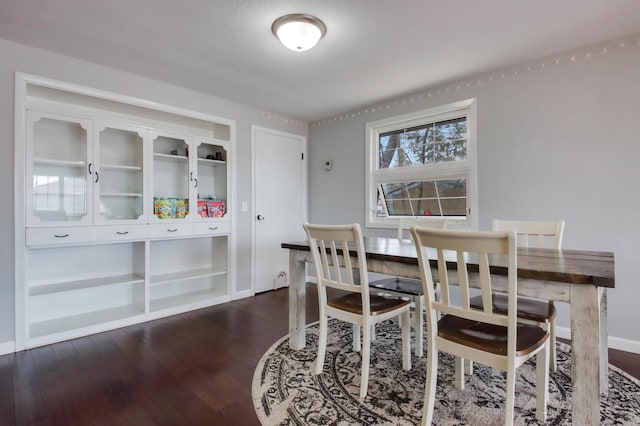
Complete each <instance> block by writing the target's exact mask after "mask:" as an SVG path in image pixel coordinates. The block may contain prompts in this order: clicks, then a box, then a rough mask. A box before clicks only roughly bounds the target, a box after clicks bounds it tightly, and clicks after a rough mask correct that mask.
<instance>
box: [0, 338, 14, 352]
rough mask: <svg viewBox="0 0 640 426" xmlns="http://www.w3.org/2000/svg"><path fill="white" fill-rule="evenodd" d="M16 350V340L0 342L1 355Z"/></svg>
mask: <svg viewBox="0 0 640 426" xmlns="http://www.w3.org/2000/svg"><path fill="white" fill-rule="evenodd" d="M14 352H16V345H15V342H13V341H10V342H2V343H0V355H6V354H11V353H14Z"/></svg>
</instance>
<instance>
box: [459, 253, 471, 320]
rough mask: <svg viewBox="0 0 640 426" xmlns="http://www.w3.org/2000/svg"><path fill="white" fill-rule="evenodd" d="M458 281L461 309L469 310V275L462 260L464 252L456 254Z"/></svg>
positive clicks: (465, 263)
mask: <svg viewBox="0 0 640 426" xmlns="http://www.w3.org/2000/svg"><path fill="white" fill-rule="evenodd" d="M457 258H458V259H457V264H458V280H459V281H460V284H459V286H460V297H461V298H462V301H461V302H462V309H465V310H468V309H469V274H468V272H467V262H466V261H465V259H464V252H461V251H459V252H458V253H457Z"/></svg>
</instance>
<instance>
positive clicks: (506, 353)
mask: <svg viewBox="0 0 640 426" xmlns="http://www.w3.org/2000/svg"><path fill="white" fill-rule="evenodd" d="M411 235H412V236H413V241H414V243H415V246H416V250H417V253H418V264H419V266H420V274H421V276H422V283H423V288H424V292H425V294H426V305H427V321H426V323H427V379H426V384H425V402H424V408H423V414H422V424H423V425H428V424H431V421H432V418H433V410H434V404H435V391H436V381H437V374H438V351H444V352H448V353H450V354H452V355H454V356H455V357H456V358H455V359H456V360H455V370H456V372H455V386H456V387H457V388H458V389H464V371H463V363H464V361H465V360H467V359H469V360H471V361H473V362H478V363H481V364H484V365H487V366H490V367H493V368H497V369H500V370H502V371H506V373H507V384H506V389H505V390H506V405H505V419H504V423H505V425H511V424H513V414H514V398H515V396H514V394H515V380H516V369H517V368H518V367H519V366H521V365H522V364H523V363H524V362H525V361H527V360H528V359H530V358H531V357H533V356H536V375H537V378H536V419H538V420H539V421H542V422H544V421H545V420H546V410H547V397H548V385H549V333H548V332H547V331H546V330H545V329H543V328H542V327H540V326H538V325H533V324H523V323H520V322H518V320H517V308H518V306H517V305H518V298H517V296H516V293H517V291H518V281H517V262H518V260H517V251H516V250H517V249H516V235H515V232H513V231H495V232H494V231H485V232H477V231H475V232H473V231H445V230H438V229H428V228H419V227H416V226H414V227H412V228H411ZM496 255H498V256H501V257H503V258H505V259H508V264H507V280H508V304H507V312H506V313H502V312H498V311H496V310H494V309H493V307H492V305H491V303H489V301H490V300H491V295H492V288H491V273H490V267H489V259H490V257H489V256H496ZM470 258H473V259H474V261H475V260H477V264H478V265H479V270H478V274H479V282H480V287H481V291H482V298H483V300H485V301H486V302H487V303H485V305H484V306H485V307H484V308H483V310H482V311H479V310H476V309H472V308H471V307H470V305H469V294H470V293H469V271H468V268H467V259H470ZM474 263H475V262H474ZM432 267H435V268H437V271H438V277H439V283H440V290H441V295H440V297H439V298H436V297H435V291H434V285H433V284H434V280H433V277H432V272H431V268H432ZM450 282H454V283H458V284H457V285H458V286H459V292H460V297H459V298H455V297H451V288H450V284H449V283H450ZM458 299H459V302H456V300H458ZM438 314H441V315H442V316H441V317H440V319H439V320H438Z"/></svg>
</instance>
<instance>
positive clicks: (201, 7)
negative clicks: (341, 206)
mask: <svg viewBox="0 0 640 426" xmlns="http://www.w3.org/2000/svg"><path fill="white" fill-rule="evenodd" d="M287 13H308V14H312V15H315V16H317V17H319V18H320V19H322V20H323V21H324V23H325V24H326V25H327V35H326V36H325V37H324V39H322V40H321V41H320V43H319V44H318V46H317V47H316V48H314V49H312V50H310V51H307V52H303V53H297V52H291V51H289V50H287V49H285V48H284V47H283V46H282V45H281V44H280V43H279V42H278V41H277V40H276V39H275V37H273V35H272V34H271V23H272V22H273V21H274V20H275V19H276V18H278V17H279V16H281V15H284V14H287ZM638 31H640V1H639V0H606V1H604V0H563V1H557V0H539V1H518V0H482V1H474V0H446V1H444V0H440V1H436V0H394V1H391V0H348V1H345V0H305V1H302V0H268V1H267V0H134V1H131V0H126V1H125V0H108V1H107V0H46V1H43V0H0V38H4V39H7V40H11V41H15V42H18V43H22V44H26V45H30V46H35V47H39V48H42V49H46V50H50V51H54V52H59V53H62V54H65V55H68V56H73V57H76V58H80V59H84V60H87V61H90V62H94V63H99V64H103V65H107V66H110V67H113V68H117V69H121V70H125V71H129V72H132V73H136V74H140V75H143V76H146V77H150V78H154V79H158V80H163V81H166V82H169V83H172V84H175V85H178V86H183V87H187V88H190V89H193V90H196V91H200V92H205V93H209V94H212V95H215V96H219V97H223V98H227V99H230V100H235V101H238V102H241V103H245V104H248V105H253V106H256V107H259V108H262V109H265V110H268V111H271V112H275V113H279V114H284V115H288V116H290V117H293V118H296V119H302V120H305V121H312V120H318V119H322V118H325V117H328V116H330V115H334V114H340V113H343V112H346V111H349V110H352V109H356V108H359V107H362V106H366V105H370V104H373V103H377V102H381V101H383V100H385V99H388V98H391V97H396V96H401V95H404V94H408V93H411V92H415V91H418V90H424V89H426V88H429V87H432V86H435V85H439V84H443V83H446V82H450V81H455V80H458V79H462V78H466V77H469V76H472V75H474V74H478V73H483V72H487V71H489V70H492V69H497V68H502V67H505V66H509V65H513V64H517V63H521V62H526V61H529V60H532V59H536V58H540V57H544V56H548V55H551V54H554V53H559V52H563V51H566V50H570V49H573V48H577V47H581V46H586V45H590V44H595V43H599V42H602V41H606V40H610V39H615V38H618V37H623V36H627V35H630V34H635V33H637V32H638Z"/></svg>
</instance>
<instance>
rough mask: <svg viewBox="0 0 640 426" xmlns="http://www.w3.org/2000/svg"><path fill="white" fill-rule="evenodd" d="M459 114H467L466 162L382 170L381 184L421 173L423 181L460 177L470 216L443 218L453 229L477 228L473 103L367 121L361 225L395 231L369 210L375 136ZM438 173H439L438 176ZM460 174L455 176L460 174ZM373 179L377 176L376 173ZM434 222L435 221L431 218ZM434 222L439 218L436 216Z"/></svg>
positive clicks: (392, 224)
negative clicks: (464, 185)
mask: <svg viewBox="0 0 640 426" xmlns="http://www.w3.org/2000/svg"><path fill="white" fill-rule="evenodd" d="M460 111H468V113H467V120H468V129H469V137H468V143H467V160H465V161H460V162H456V163H455V164H437V165H429V166H425V167H423V166H415V167H412V168H411V170H402V169H397V170H395V169H394V170H384V175H385V181H390V182H391V181H396V182H399V181H402V180H403V179H406V178H407V176H410V177H411V179H415V173H416V172H421V173H422V174H423V176H422V177H423V178H424V179H425V180H429V179H430V178H431V177H433V175H434V174H436V175H437V176H438V177H442V176H445V175H449V176H451V177H460V176H461V175H462V174H464V175H465V177H466V179H467V185H468V186H467V206H468V207H469V208H470V213H468V214H467V217H466V218H464V219H456V218H445V219H446V220H447V222H451V224H452V225H454V226H453V227H455V228H458V227H463V228H471V229H477V228H478V214H477V209H478V200H477V195H478V183H477V179H478V170H477V169H478V165H477V158H478V151H477V144H478V142H477V141H478V138H477V134H478V132H477V102H476V99H475V98H473V99H466V100H462V101H457V102H452V103H449V104H446V105H440V106H436V107H433V108H429V109H424V110H420V111H416V112H411V113H407V114H402V115H397V116H394V117H388V118H385V119H381V120H376V121H370V122H368V123H366V125H365V146H366V170H365V173H366V175H365V209H366V211H365V221H366V226H367V227H372V228H396V227H397V226H398V222H397V220H393V219H389V220H385V221H382V220H379V219H377V218H376V217H375V212H374V211H373V210H372V206H374V205H375V203H374V197H376V190H375V186H374V180H375V176H374V173H375V172H378V170H377V169H376V167H377V161H378V158H377V157H378V153H377V149H374V143H377V135H378V134H379V133H382V132H384V131H390V130H397V129H398V127H399V126H400V127H412V126H415V125H419V124H423V123H424V122H425V121H429V120H430V119H431V118H434V119H437V120H440V119H443V120H445V119H447V118H453V117H457V116H460ZM438 170H440V171H439V172H438ZM461 170H462V174H461V173H457V172H460V171H461ZM376 175H377V173H376ZM434 218H436V217H434ZM437 218H438V219H440V218H441V217H440V216H438V217H437Z"/></svg>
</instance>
